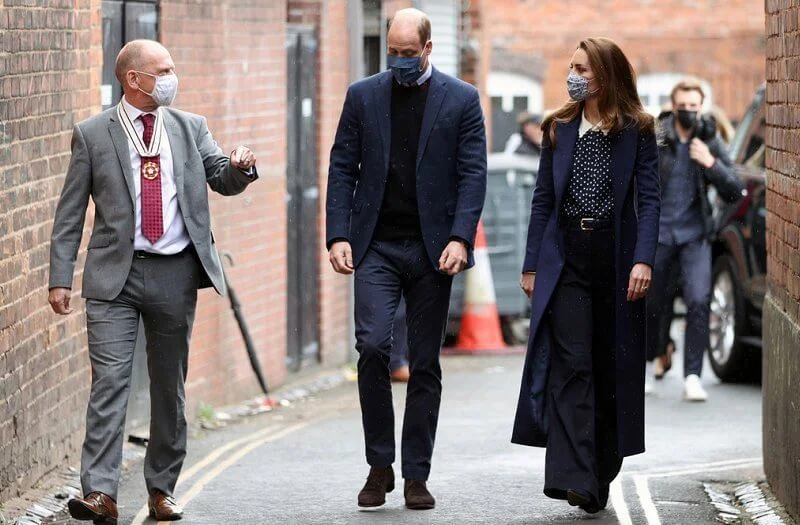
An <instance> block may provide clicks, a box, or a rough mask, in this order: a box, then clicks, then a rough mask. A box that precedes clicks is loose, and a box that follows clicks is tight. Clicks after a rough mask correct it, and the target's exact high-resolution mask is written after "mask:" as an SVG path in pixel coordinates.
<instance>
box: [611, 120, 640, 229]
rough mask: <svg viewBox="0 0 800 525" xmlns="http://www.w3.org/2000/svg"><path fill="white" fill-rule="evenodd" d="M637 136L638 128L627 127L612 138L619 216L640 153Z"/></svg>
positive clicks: (613, 178)
mask: <svg viewBox="0 0 800 525" xmlns="http://www.w3.org/2000/svg"><path fill="white" fill-rule="evenodd" d="M637 137H638V133H637V132H636V128H633V127H627V128H625V129H623V130H622V131H620V132H619V133H617V135H616V136H615V137H613V138H612V140H611V180H612V181H613V184H614V210H615V215H617V216H619V215H620V214H621V213H622V207H623V206H624V205H625V195H627V193H628V186H629V184H630V182H631V178H632V177H633V164H634V162H635V160H636V154H637V153H638V152H637V150H636V140H637ZM617 222H619V221H617Z"/></svg>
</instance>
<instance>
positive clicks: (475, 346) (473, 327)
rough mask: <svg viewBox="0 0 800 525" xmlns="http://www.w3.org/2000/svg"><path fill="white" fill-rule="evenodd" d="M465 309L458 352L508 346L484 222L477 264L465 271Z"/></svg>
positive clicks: (476, 240)
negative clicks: (504, 335) (501, 323)
mask: <svg viewBox="0 0 800 525" xmlns="http://www.w3.org/2000/svg"><path fill="white" fill-rule="evenodd" d="M465 277H466V283H465V285H464V311H463V313H462V316H461V330H459V332H458V339H457V340H456V347H455V348H454V349H453V350H454V351H456V352H458V353H470V354H473V353H481V352H500V351H504V350H505V349H506V343H505V341H503V332H502V330H501V329H500V315H499V314H498V312H497V298H496V296H495V292H494V281H493V280H492V268H491V263H490V262H489V252H488V251H487V249H486V234H485V233H484V231H483V222H479V223H478V234H477V236H476V238H475V266H474V267H472V268H471V269H470V270H468V271H467V272H466V276H465Z"/></svg>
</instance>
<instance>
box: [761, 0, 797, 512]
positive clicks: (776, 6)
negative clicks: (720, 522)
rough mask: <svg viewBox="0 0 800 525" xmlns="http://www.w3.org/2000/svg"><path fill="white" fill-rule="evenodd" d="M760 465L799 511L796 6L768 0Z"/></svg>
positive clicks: (789, 505)
mask: <svg viewBox="0 0 800 525" xmlns="http://www.w3.org/2000/svg"><path fill="white" fill-rule="evenodd" d="M766 7H767V18H766V29H767V111H766V115H767V156H766V160H767V280H768V295H767V299H766V301H765V303H764V372H763V373H764V425H763V431H764V443H769V446H765V447H764V468H765V471H766V472H767V477H768V478H769V481H770V484H771V485H772V487H773V489H774V491H775V493H776V494H777V495H778V498H779V499H780V500H781V501H782V502H783V503H784V504H785V505H786V506H787V508H788V509H789V511H790V512H791V513H793V515H794V516H795V517H800V491H798V489H797V487H800V442H799V441H798V439H797V436H799V435H800V391H798V389H797V387H796V384H797V378H798V377H800V251H798V247H799V246H798V245H799V244H800V140H799V139H800V82H799V81H798V80H800V45H799V44H798V43H799V42H800V6H798V5H797V2H790V1H788V0H767V1H766Z"/></svg>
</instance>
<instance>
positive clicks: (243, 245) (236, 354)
mask: <svg viewBox="0 0 800 525" xmlns="http://www.w3.org/2000/svg"><path fill="white" fill-rule="evenodd" d="M286 9H287V8H286V3H285V2H275V1H272V0H225V1H221V2H203V1H199V0H165V1H163V2H162V3H161V18H160V23H161V25H160V30H161V31H160V32H161V40H162V42H163V43H164V45H165V46H166V47H167V48H168V49H169V50H170V52H171V54H172V57H173V60H174V61H175V64H176V66H177V70H178V74H179V76H180V80H181V85H180V89H179V95H178V98H177V99H176V103H175V104H176V106H177V107H179V108H181V109H184V110H187V111H191V112H195V113H198V114H201V115H203V116H205V117H207V118H208V124H209V129H210V130H211V133H212V134H213V135H214V138H215V140H216V141H217V142H218V143H219V145H220V147H221V148H222V150H223V151H225V152H230V151H231V150H233V148H234V147H235V146H237V145H239V144H243V145H247V146H248V147H250V148H251V149H252V150H253V151H254V152H255V153H256V154H257V155H258V157H259V162H258V170H259V175H260V177H261V178H260V180H259V181H257V182H256V183H254V184H252V185H251V186H250V187H249V188H248V189H247V191H245V193H244V194H242V195H239V196H235V197H221V196H219V195H213V196H212V198H211V215H212V229H213V231H214V237H215V239H216V242H217V248H218V249H219V250H220V251H230V252H231V253H232V254H233V256H234V259H235V266H234V267H233V268H230V269H229V270H228V278H229V280H230V282H231V284H232V285H233V287H234V289H235V291H236V293H237V295H238V296H239V300H240V301H241V303H242V310H243V312H244V314H245V316H246V319H247V323H248V325H249V328H250V332H251V335H252V337H253V341H254V342H255V345H256V347H257V348H258V351H259V358H260V360H261V364H262V368H263V369H264V371H265V373H266V375H267V379H268V381H269V382H270V383H271V384H273V385H277V384H280V383H281V382H282V381H283V380H284V379H285V373H286V369H285V365H284V360H285V357H286V322H285V319H286V203H285V192H286V178H285V173H286V51H285V49H284V41H285V35H286V33H285V28H286V19H287V11H286ZM257 393H258V385H257V383H256V381H255V379H254V376H253V373H252V371H251V368H250V364H249V360H248V357H247V353H246V351H245V348H244V343H243V342H242V338H241V333H240V332H239V329H238V325H237V324H236V321H235V319H234V317H233V314H232V312H231V310H230V305H229V302H228V299H227V297H220V296H218V295H217V294H216V293H215V292H213V291H212V290H204V291H202V292H201V293H200V297H199V308H198V313H197V318H196V321H195V328H194V336H193V342H192V348H191V354H190V361H189V376H188V380H187V406H188V407H190V408H195V407H196V406H197V404H198V402H200V401H204V402H208V403H211V404H214V405H220V404H224V403H231V402H234V401H238V400H241V399H243V398H245V397H247V396H252V395H255V394H257Z"/></svg>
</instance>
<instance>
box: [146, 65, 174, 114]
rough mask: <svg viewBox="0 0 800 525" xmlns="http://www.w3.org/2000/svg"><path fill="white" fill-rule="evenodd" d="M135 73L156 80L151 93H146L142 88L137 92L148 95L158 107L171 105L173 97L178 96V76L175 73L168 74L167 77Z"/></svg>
mask: <svg viewBox="0 0 800 525" xmlns="http://www.w3.org/2000/svg"><path fill="white" fill-rule="evenodd" d="M137 73H141V74H143V75H148V76H151V77H155V79H156V85H155V86H154V87H153V92H152V93H148V92H147V91H145V90H143V89H142V88H138V89H139V91H141V92H142V93H144V94H145V95H150V97H151V98H152V99H153V100H154V101H155V103H156V104H158V105H159V106H169V105H170V104H172V102H173V101H174V100H175V96H176V95H177V94H178V76H177V75H176V74H175V73H169V74H168V75H154V74H152V73H145V72H144V71H137Z"/></svg>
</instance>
